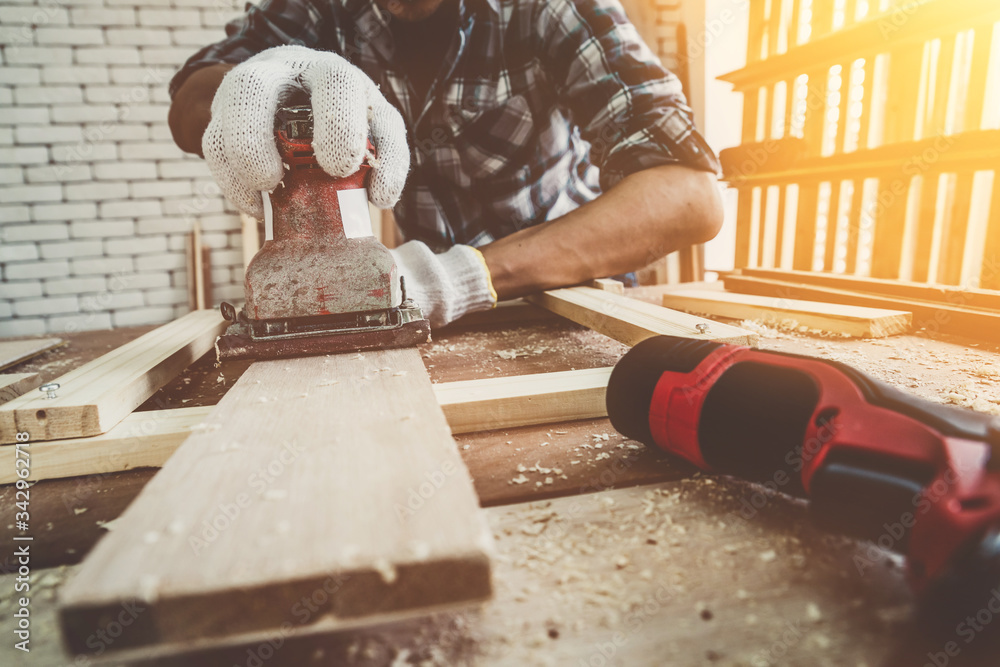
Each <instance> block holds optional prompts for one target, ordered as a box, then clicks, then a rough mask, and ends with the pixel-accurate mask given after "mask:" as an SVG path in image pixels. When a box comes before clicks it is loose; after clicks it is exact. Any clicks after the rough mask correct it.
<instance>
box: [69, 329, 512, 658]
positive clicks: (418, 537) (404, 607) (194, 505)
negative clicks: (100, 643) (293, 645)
mask: <svg viewBox="0 0 1000 667" xmlns="http://www.w3.org/2000/svg"><path fill="white" fill-rule="evenodd" d="M491 549H492V537H491V535H490V532H489V530H488V527H487V525H486V523H485V520H484V516H483V514H482V512H481V510H480V508H479V503H478V500H477V498H476V495H475V491H474V489H473V486H472V481H471V479H470V477H469V474H468V471H467V470H466V468H465V466H464V464H463V463H462V461H461V458H460V457H459V454H458V450H457V447H456V445H455V442H454V440H453V439H452V437H451V433H450V431H449V429H448V424H447V422H446V421H445V417H444V415H443V414H442V412H441V408H440V407H439V406H438V403H437V400H436V399H435V396H434V391H433V389H432V387H431V382H430V378H429V377H428V375H427V372H426V370H425V369H424V366H423V363H422V362H421V359H420V353H419V351H418V350H416V349H412V348H411V349H403V350H384V351H379V352H366V353H362V354H343V355H335V356H331V357H307V358H300V359H288V360H277V361H263V362H257V363H255V364H253V365H252V366H251V367H250V368H249V369H248V370H247V371H246V373H244V375H243V376H242V377H241V378H240V379H239V380H238V381H237V382H236V384H235V385H233V387H232V388H231V389H230V390H229V392H228V393H227V394H226V395H225V396H224V397H223V398H222V401H221V402H220V403H219V404H218V405H217V406H216V407H215V408H214V409H213V410H212V411H211V413H210V415H209V417H208V418H207V420H206V422H205V425H204V426H203V427H201V428H199V429H198V430H197V432H195V433H194V434H193V435H191V437H189V438H188V439H187V440H186V441H185V442H184V444H182V445H181V446H180V448H179V449H178V450H177V452H176V453H175V454H174V455H173V456H172V457H171V458H170V459H169V460H168V461H167V463H166V465H164V467H163V469H162V470H161V471H160V472H159V473H158V474H157V475H156V476H155V477H154V478H153V479H152V481H151V482H150V483H149V484H148V485H147V486H146V487H145V488H144V489H143V491H142V493H141V494H140V495H139V496H138V498H136V500H135V501H134V502H133V503H132V505H131V506H129V508H128V510H127V511H126V512H125V514H124V515H122V517H121V518H120V519H119V520H118V521H117V522H116V524H115V528H114V530H113V531H112V532H111V533H109V534H108V535H107V536H105V537H104V539H103V540H101V541H100V542H99V543H98V544H97V547H96V548H95V549H94V550H93V551H92V552H91V553H90V554H89V556H88V557H87V558H86V559H85V560H84V562H83V564H82V565H81V566H80V568H79V569H78V570H77V572H76V574H75V577H74V578H73V579H72V580H70V581H69V582H68V583H67V585H66V586H65V588H64V589H63V591H62V596H61V607H60V621H61V625H62V630H63V635H64V637H65V639H66V644H67V646H68V647H69V648H70V650H71V651H74V652H78V653H84V652H86V651H88V650H90V648H88V646H87V638H88V637H92V636H94V633H95V632H97V631H98V630H100V629H102V628H103V627H104V626H105V624H106V623H108V622H109V619H113V618H116V617H117V615H118V614H119V613H121V610H122V609H123V605H127V604H132V605H137V606H138V607H140V608H141V609H142V611H141V612H140V613H137V614H136V615H135V618H134V620H133V621H132V624H131V625H130V626H129V627H127V628H125V629H124V631H123V632H122V634H121V636H120V637H118V638H117V639H116V640H115V641H114V643H113V644H112V645H111V648H112V649H113V650H114V651H115V654H116V655H118V656H120V657H121V658H122V659H128V655H130V654H132V655H135V656H137V655H141V656H143V657H149V656H153V655H157V654H168V653H176V652H178V651H186V650H191V649H194V648H203V647H206V646H211V645H214V644H228V643H232V642H247V641H256V640H258V639H263V638H266V637H274V636H278V635H280V636H283V637H286V638H287V637H289V636H293V635H298V634H308V633H313V632H325V631H331V630H337V629H341V628H347V627H352V626H357V625H362V624H370V623H377V622H382V621H384V620H389V619H393V618H396V617H398V616H400V615H404V614H412V613H424V612H427V611H429V610H434V609H437V608H443V607H447V606H452V605H456V604H463V603H469V602H473V601H479V600H484V599H486V598H488V597H489V596H490V595H491V578H490V560H489V554H490V551H491ZM303 599H311V600H312V601H313V605H314V607H315V609H314V610H313V611H308V612H304V611H303V607H302V605H301V600H303Z"/></svg>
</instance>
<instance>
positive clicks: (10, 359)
mask: <svg viewBox="0 0 1000 667" xmlns="http://www.w3.org/2000/svg"><path fill="white" fill-rule="evenodd" d="M65 344H66V343H64V342H63V339H62V338H31V339H29V340H0V371H2V370H4V369H5V368H10V367H11V366H16V365H17V364H19V363H21V362H22V361H27V360H28V359H31V358H32V357H37V356H38V355H40V354H42V353H43V352H48V351H49V350H51V349H53V348H57V347H59V346H60V345H65Z"/></svg>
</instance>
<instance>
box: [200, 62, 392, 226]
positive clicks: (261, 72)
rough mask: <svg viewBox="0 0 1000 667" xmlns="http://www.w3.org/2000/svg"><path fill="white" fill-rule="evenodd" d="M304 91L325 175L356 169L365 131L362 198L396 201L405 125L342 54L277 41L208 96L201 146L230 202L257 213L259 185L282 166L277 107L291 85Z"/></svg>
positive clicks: (269, 182)
mask: <svg viewBox="0 0 1000 667" xmlns="http://www.w3.org/2000/svg"><path fill="white" fill-rule="evenodd" d="M303 88H304V89H305V91H306V92H307V93H309V95H310V98H311V102H312V109H313V150H314V151H315V153H316V160H317V161H318V162H319V164H320V166H321V167H322V168H323V169H324V170H325V171H326V172H327V173H329V174H330V175H332V176H336V177H343V176H349V175H350V174H353V173H354V172H356V171H357V170H358V168H359V167H360V166H361V161H362V160H363V159H364V157H365V154H366V152H367V139H368V135H369V134H371V136H372V139H373V141H374V143H375V151H376V153H377V154H378V158H377V159H372V158H371V157H370V156H369V162H370V163H371V165H372V167H373V170H372V174H371V182H370V185H369V187H368V197H369V199H370V200H371V202H372V203H373V204H375V206H378V207H379V208H392V206H394V205H395V203H396V202H397V201H398V200H399V195H400V193H401V192H402V191H403V184H404V183H405V182H406V172H407V171H409V169H410V151H409V148H408V147H407V144H406V127H405V126H404V124H403V118H402V117H401V116H400V115H399V112H398V111H396V109H395V108H394V107H393V106H392V105H391V104H389V102H388V101H386V99H385V98H384V97H383V96H382V93H380V92H379V90H378V87H377V86H376V85H375V82H374V81H372V80H371V79H369V78H368V76H367V75H365V73H364V72H362V71H361V70H360V69H358V68H357V67H355V66H354V65H352V64H351V63H349V62H347V61H346V60H344V58H342V57H341V56H339V55H337V54H335V53H329V52H326V51H314V50H312V49H307V48H306V47H304V46H276V47H274V48H271V49H268V50H266V51H263V52H261V53H258V54H257V55H255V56H254V57H252V58H250V59H249V60H247V61H245V62H243V63H240V64H239V65H237V66H236V67H234V68H233V69H232V70H230V71H229V73H228V74H226V76H225V78H224V79H223V80H222V84H221V85H220V86H219V89H218V91H217V92H216V93H215V98H214V99H213V100H212V120H211V122H210V123H209V124H208V128H207V129H206V130H205V135H204V136H203V137H202V141H201V148H202V152H203V153H204V154H205V160H206V161H207V162H208V166H209V168H210V169H211V170H212V176H214V177H215V180H216V182H217V183H218V184H219V187H220V188H221V189H222V193H223V194H224V195H225V196H226V197H227V198H228V199H229V201H231V202H232V203H233V205H234V206H236V208H238V209H239V210H241V211H243V212H244V213H247V214H249V215H252V216H254V217H255V218H258V219H261V218H263V217H264V208H263V204H262V201H261V196H260V191H261V190H266V191H268V192H270V191H272V190H274V188H276V187H277V186H278V184H279V183H280V182H281V179H282V176H283V175H284V167H283V166H282V163H281V157H280V155H279V154H278V148H277V146H276V145H275V142H274V117H275V114H276V113H277V111H278V106H279V104H281V103H282V102H283V100H285V99H287V97H288V96H289V95H290V94H291V93H292V92H293V91H295V90H297V89H303Z"/></svg>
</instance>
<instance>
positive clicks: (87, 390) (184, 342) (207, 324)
mask: <svg viewBox="0 0 1000 667" xmlns="http://www.w3.org/2000/svg"><path fill="white" fill-rule="evenodd" d="M225 325H226V321H225V320H224V319H222V316H221V315H220V314H219V313H218V312H217V311H214V310H200V311H195V312H193V313H189V314H187V315H185V316H184V317H182V318H180V319H178V320H175V321H173V322H171V323H169V324H165V325H163V326H162V327H159V328H157V329H154V330H153V331H150V332H149V333H147V334H145V335H143V336H140V337H139V338H137V339H135V340H133V341H131V342H130V343H127V344H125V345H123V346H121V347H119V348H118V349H116V350H113V351H111V352H109V353H108V354H105V355H104V356H102V357H99V358H97V359H95V360H94V361H91V362H90V363H88V364H85V365H83V366H81V367H80V368H77V369H75V370H73V371H70V372H69V373H67V374H65V375H63V376H61V377H59V378H57V379H56V380H54V381H55V382H57V383H58V384H59V385H61V386H60V389H59V390H58V392H57V397H56V398H53V399H49V398H46V397H45V396H43V395H41V394H40V393H37V392H34V393H33V394H32V395H29V396H21V397H20V398H16V399H14V400H13V401H10V402H9V403H7V404H5V405H3V406H0V443H2V444H10V443H13V442H14V441H15V438H16V434H17V433H18V432H20V431H24V432H27V433H29V434H30V437H31V441H32V442H37V441H39V440H56V439H60V438H79V437H84V436H91V435H98V434H100V433H105V432H107V431H108V430H109V429H110V428H111V427H112V426H114V425H115V424H117V423H118V422H120V421H121V420H122V419H124V418H125V416H126V415H128V414H129V413H130V412H132V410H134V409H135V408H136V407H138V406H139V405H141V404H142V403H143V401H145V400H146V399H147V398H149V397H150V396H152V395H153V392H155V391H156V390H157V389H159V388H160V387H162V386H163V385H164V384H166V383H167V382H168V381H169V380H171V379H172V378H173V377H174V376H176V375H177V374H178V373H179V372H180V371H181V370H183V369H184V368H186V367H187V366H188V365H189V364H190V363H191V362H193V361H195V360H196V359H198V358H199V357H201V356H202V355H203V354H205V353H206V352H208V351H209V350H211V349H212V347H213V345H214V344H215V339H216V337H217V336H218V335H219V334H221V333H222V331H223V330H224V329H225ZM35 394H37V395H35Z"/></svg>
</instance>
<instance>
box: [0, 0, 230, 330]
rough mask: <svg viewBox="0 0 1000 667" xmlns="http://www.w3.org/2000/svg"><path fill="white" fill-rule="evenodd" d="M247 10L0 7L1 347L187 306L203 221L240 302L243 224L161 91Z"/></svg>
mask: <svg viewBox="0 0 1000 667" xmlns="http://www.w3.org/2000/svg"><path fill="white" fill-rule="evenodd" d="M242 6H243V0H214V1H213V2H208V1H207V0H0V337H4V336H15V335H24V334H36V333H53V334H58V333H60V332H63V331H83V330H90V329H101V328H107V327H112V326H131V325H136V324H156V323H161V322H165V321H168V320H170V319H173V318H174V317H176V316H178V315H180V314H182V313H184V312H186V311H187V276H186V258H185V252H184V248H185V237H186V235H187V233H188V232H189V231H190V229H191V224H192V223H193V222H194V221H195V220H199V221H200V222H201V224H202V227H203V229H204V230H205V235H204V236H205V238H206V242H207V243H208V244H209V245H210V247H211V248H212V267H213V271H212V276H213V292H214V294H215V295H216V298H217V299H223V298H228V299H241V298H242V271H243V270H242V264H243V262H242V255H241V252H240V248H241V241H240V221H239V217H238V216H236V215H235V213H234V212H233V211H232V210H230V209H229V207H228V205H227V204H225V203H224V202H223V200H222V199H221V198H220V197H219V195H218V194H217V193H218V189H217V188H215V186H214V184H212V183H211V178H210V176H209V173H208V170H207V169H206V168H205V165H204V163H203V161H202V160H200V159H199V158H197V157H194V156H190V155H184V154H183V153H182V152H181V151H180V150H179V149H178V148H177V147H176V146H174V144H173V142H172V141H171V139H170V131H169V128H168V127H167V122H166V119H167V109H168V107H169V96H168V95H167V84H168V83H169V81H170V78H171V77H172V76H173V74H174V72H175V71H176V70H177V68H178V67H179V66H180V65H181V64H182V63H183V62H184V60H186V59H187V58H188V57H189V56H190V55H191V54H193V53H194V52H195V51H197V50H198V48H200V47H201V46H204V45H206V44H209V43H211V42H213V41H215V40H218V39H220V38H222V37H223V36H224V33H223V30H222V26H223V25H224V24H225V22H226V21H228V20H230V19H231V18H233V17H234V16H236V15H238V14H239V13H240V12H241V11H242Z"/></svg>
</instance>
